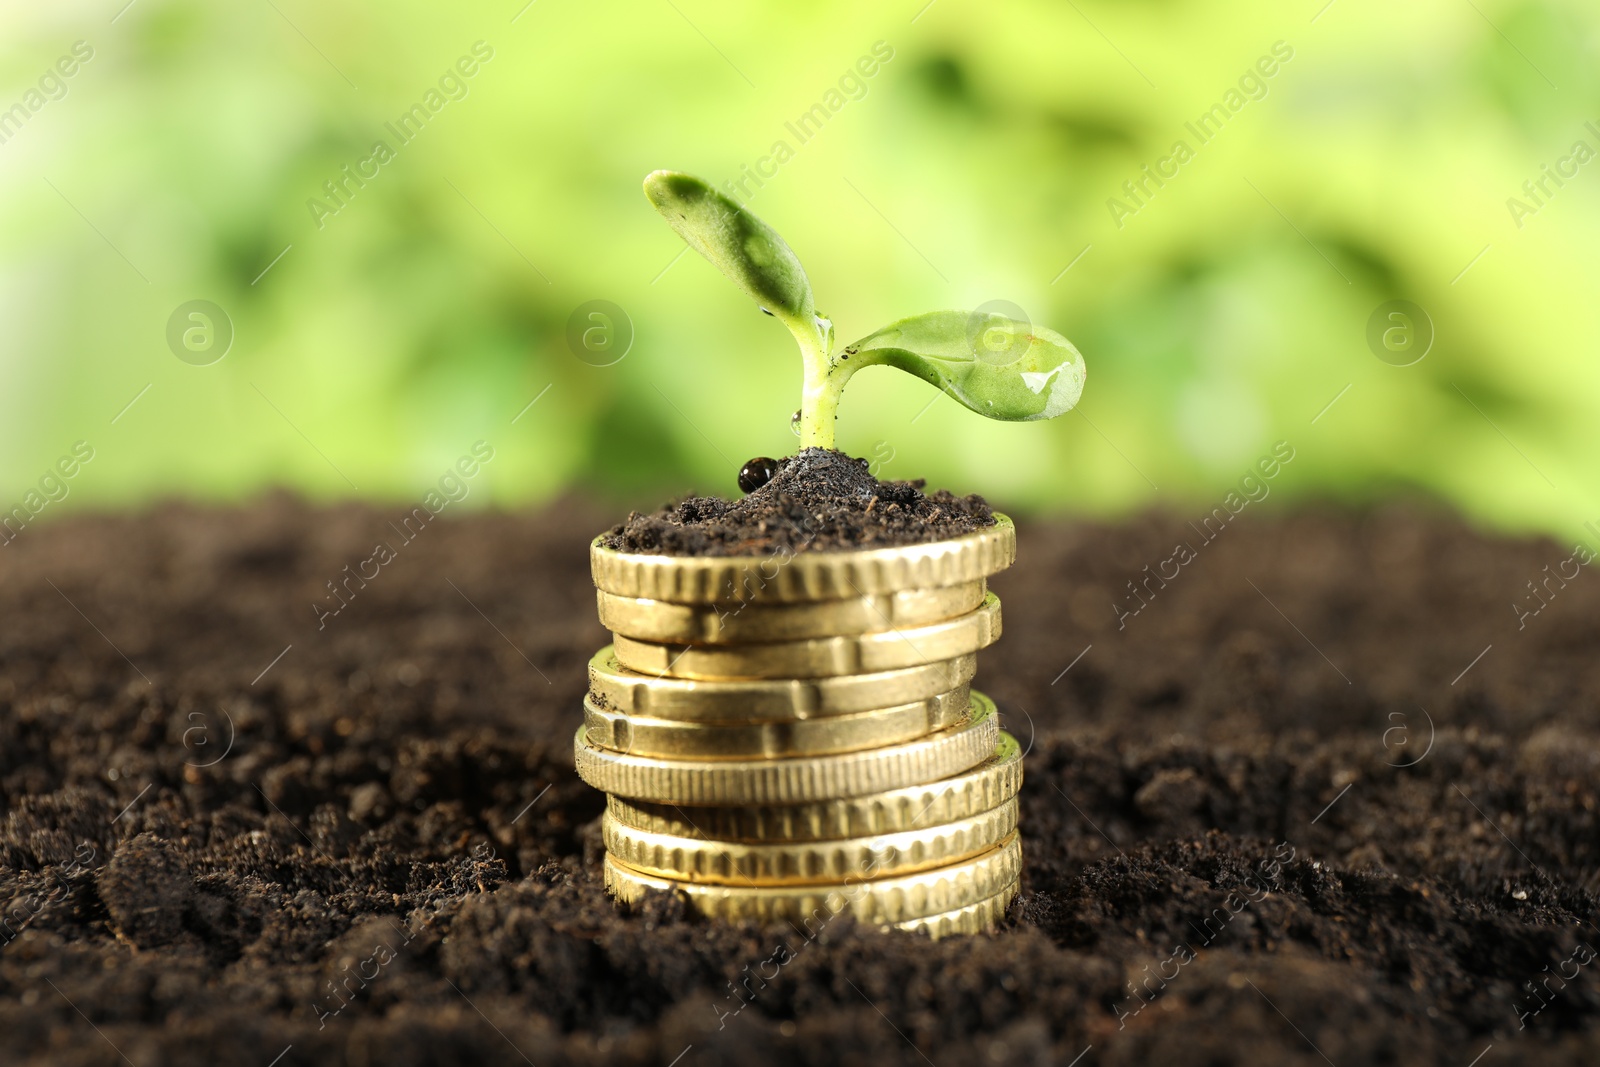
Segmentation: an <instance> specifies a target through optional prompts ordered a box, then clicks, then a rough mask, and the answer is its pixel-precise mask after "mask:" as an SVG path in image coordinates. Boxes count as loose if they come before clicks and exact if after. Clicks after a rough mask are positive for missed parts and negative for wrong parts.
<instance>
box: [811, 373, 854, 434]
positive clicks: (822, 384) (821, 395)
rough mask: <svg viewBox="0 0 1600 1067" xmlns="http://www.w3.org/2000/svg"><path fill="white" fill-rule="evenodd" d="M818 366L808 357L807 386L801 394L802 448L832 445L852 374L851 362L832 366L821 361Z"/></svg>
mask: <svg viewBox="0 0 1600 1067" xmlns="http://www.w3.org/2000/svg"><path fill="white" fill-rule="evenodd" d="M821 362H822V366H821V367H820V368H814V367H813V364H812V361H811V360H809V359H808V360H806V371H807V373H806V382H805V389H804V391H803V392H802V393H801V394H800V447H801V448H832V447H833V422H834V419H836V418H837V417H838V414H839V398H840V396H842V395H843V394H844V383H845V381H846V380H847V379H848V378H849V377H850V369H851V368H850V365H849V364H848V363H845V364H840V365H839V366H838V367H829V366H827V364H826V361H821Z"/></svg>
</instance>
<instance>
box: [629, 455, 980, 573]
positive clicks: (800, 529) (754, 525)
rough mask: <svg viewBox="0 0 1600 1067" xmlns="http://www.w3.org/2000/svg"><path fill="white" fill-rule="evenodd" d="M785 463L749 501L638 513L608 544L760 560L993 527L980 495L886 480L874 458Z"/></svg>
mask: <svg viewBox="0 0 1600 1067" xmlns="http://www.w3.org/2000/svg"><path fill="white" fill-rule="evenodd" d="M776 466H777V469H776V472H775V473H774V474H773V475H772V477H771V480H770V481H768V482H767V483H766V484H765V485H762V486H761V487H760V488H758V489H755V490H754V491H752V492H751V493H749V494H748V495H747V496H745V497H744V498H743V499H741V500H723V499H722V498H720V497H704V496H695V497H689V498H687V499H685V500H681V501H679V502H677V503H676V504H668V505H666V506H665V507H662V508H661V509H659V510H658V511H655V512H652V513H650V514H648V515H641V514H639V513H638V512H634V513H633V514H631V515H629V516H628V521H627V522H624V523H621V524H620V525H617V526H614V527H612V529H611V531H610V532H609V533H607V534H606V535H605V536H604V538H603V539H602V541H601V544H603V545H605V546H606V547H607V548H613V549H616V550H617V551H619V552H646V553H651V554H659V555H664V556H751V555H766V554H769V553H772V552H825V551H837V550H839V549H849V548H888V547H892V546H895V545H916V544H923V543H925V542H928V541H942V540H944V539H946V538H950V537H959V536H960V535H962V534H965V533H971V532H972V531H974V530H979V529H982V528H983V527H985V526H992V525H994V513H993V512H992V511H991V510H990V508H989V504H988V502H987V501H985V500H984V499H983V497H981V496H976V495H973V496H955V495H953V494H951V493H950V492H948V491H946V490H943V489H941V490H939V491H938V492H936V493H932V494H927V495H925V494H924V493H923V492H922V488H923V486H924V485H925V484H926V482H924V481H923V480H922V479H920V478H919V479H917V480H916V481H911V482H880V481H879V480H878V479H877V478H875V477H873V475H872V472H871V470H870V468H869V465H868V463H867V461H866V460H864V459H858V458H856V457H854V456H848V455H846V454H845V453H843V452H835V451H833V450H832V449H826V448H807V449H802V450H801V451H800V452H799V453H798V454H797V455H793V456H789V457H787V458H785V459H780V460H777V461H776Z"/></svg>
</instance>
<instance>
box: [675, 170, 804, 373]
mask: <svg viewBox="0 0 1600 1067" xmlns="http://www.w3.org/2000/svg"><path fill="white" fill-rule="evenodd" d="M644 194H645V196H647V197H649V198H650V202H651V203H652V204H654V205H655V206H656V210H657V211H659V212H661V215H662V217H663V218H665V219H666V220H667V222H668V223H670V224H671V226H672V228H673V229H674V230H677V231H678V236H680V237H682V238H683V239H684V241H686V242H688V245H689V247H690V248H693V249H694V250H695V251H696V252H699V253H700V254H701V255H702V256H705V257H706V258H707V259H709V260H710V261H711V263H712V265H713V266H715V267H716V268H717V269H718V270H720V271H721V272H722V273H724V274H726V275H727V276H728V277H729V278H732V279H733V281H734V282H735V283H736V284H737V285H738V286H739V288H741V289H743V290H744V291H745V292H746V293H749V294H750V297H751V299H753V300H754V301H755V302H756V303H757V304H759V305H760V306H761V307H762V308H764V309H766V310H767V311H769V312H771V313H772V314H773V315H774V316H776V317H777V318H779V319H781V320H783V324H784V325H785V326H787V327H789V329H790V331H791V332H793V333H794V335H795V338H796V339H797V340H798V341H799V342H800V345H801V347H802V348H803V349H805V350H806V351H807V353H808V354H809V353H814V352H816V351H817V350H818V348H819V347H820V348H821V354H822V355H823V356H825V355H826V354H827V344H828V342H829V340H831V332H832V326H831V324H830V323H828V322H827V320H826V319H822V318H820V317H819V316H818V315H817V308H816V304H815V302H814V301H813V299H812V296H811V283H810V282H809V281H808V280H807V279H806V272H805V269H804V268H803V267H801V266H800V260H799V259H798V258H797V257H796V256H795V254H794V252H793V251H792V250H790V248H789V246H788V245H787V244H785V243H784V240H783V238H782V237H779V236H778V233H777V231H776V230H774V229H773V228H772V227H770V226H768V225H767V224H766V223H764V222H762V221H761V220H760V219H758V218H756V217H755V216H754V215H752V214H751V213H750V212H749V211H746V210H745V209H744V208H743V207H741V206H740V205H738V204H736V203H734V201H732V200H730V199H729V198H728V197H726V196H723V195H722V194H721V193H719V192H717V191H716V190H715V189H713V188H711V186H709V185H707V184H706V183H705V182H703V181H701V180H700V179H699V178H696V177H694V176H693V175H689V174H680V173H677V172H676V171H670V170H658V171H656V172H655V173H653V174H651V175H650V176H649V177H647V178H646V179H645V180H644Z"/></svg>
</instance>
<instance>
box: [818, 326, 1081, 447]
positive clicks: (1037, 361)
mask: <svg viewBox="0 0 1600 1067" xmlns="http://www.w3.org/2000/svg"><path fill="white" fill-rule="evenodd" d="M845 357H848V359H849V362H850V363H856V364H859V365H861V366H872V365H874V364H879V363H882V364H887V365H888V366H891V367H899V368H900V369H901V370H903V371H905V372H907V373H908V374H914V375H916V376H917V377H918V378H921V379H922V380H923V381H925V382H928V383H930V384H932V385H936V386H938V387H939V388H940V389H943V390H944V391H945V392H946V393H949V394H950V395H951V396H952V397H954V398H955V399H956V400H958V401H960V402H961V403H962V404H964V405H966V406H967V407H969V408H971V409H972V410H973V411H976V412H977V413H978V414H980V415H987V416H989V417H990V418H991V419H1003V420H1005V421H1007V422H1020V421H1031V420H1033V419H1053V418H1055V417H1056V416H1057V415H1060V414H1062V413H1063V412H1066V411H1070V410H1071V409H1072V408H1073V406H1074V405H1076V404H1077V402H1078V397H1079V396H1080V395H1081V394H1082V393H1083V381H1084V375H1085V373H1086V368H1085V367H1084V363H1083V356H1081V355H1079V354H1078V350H1077V349H1076V348H1074V347H1072V342H1071V341H1068V340H1067V339H1066V338H1065V337H1062V336H1061V335H1060V334H1059V333H1056V332H1055V331H1054V330H1051V329H1047V328H1045V327H1043V326H1033V325H1030V324H1028V323H1025V322H1018V321H1016V320H1014V319H1011V318H1009V317H1007V316H1005V315H998V314H994V313H992V312H981V311H980V312H968V311H930V312H928V313H927V314H924V315H913V316H912V317H910V318H908V319H901V320H900V321H899V322H896V323H893V324H891V325H889V326H885V327H884V328H883V329H881V330H879V331H878V332H877V333H874V334H872V335H870V336H868V337H863V338H862V339H861V340H859V341H857V342H856V343H855V344H853V345H849V346H847V347H846V348H845V349H844V350H843V351H842V352H841V353H840V357H839V358H840V359H844V358H845Z"/></svg>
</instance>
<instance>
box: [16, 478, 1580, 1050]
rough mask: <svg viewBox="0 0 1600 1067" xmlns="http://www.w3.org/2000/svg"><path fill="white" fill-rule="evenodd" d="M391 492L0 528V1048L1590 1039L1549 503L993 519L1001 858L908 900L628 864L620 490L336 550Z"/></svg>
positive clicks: (1574, 696)
mask: <svg viewBox="0 0 1600 1067" xmlns="http://www.w3.org/2000/svg"><path fill="white" fill-rule="evenodd" d="M395 510H398V509H395ZM393 518H394V515H393V514H390V513H389V512H387V511H385V510H382V509H369V508H365V507H355V506H349V507H340V508H335V509H331V510H316V509H312V508H309V507H307V506H305V505H302V504H300V503H297V502H295V501H292V500H289V499H285V498H275V499H270V500H267V501H265V502H263V503H261V504H259V505H257V506H254V507H252V508H249V509H246V510H238V511H202V510H194V509H191V508H187V507H167V508H163V509H160V510H158V511H156V512H154V513H152V514H149V515H145V516H141V517H118V518H95V517H78V518H68V519H66V520H63V521H59V522H56V523H54V524H52V525H49V526H47V527H39V528H35V527H29V528H28V529H27V530H25V531H23V533H22V534H21V536H19V537H18V538H17V539H16V540H15V541H13V542H12V543H11V544H9V545H7V546H6V547H4V548H3V549H0V905H3V907H4V912H3V916H4V925H3V927H0V1061H3V1062H5V1063H7V1064H11V1063H51V1064H72V1065H108V1067H110V1065H119V1067H126V1065H132V1067H173V1065H186V1064H195V1065H202V1064H204V1065H213V1064H235V1065H245V1067H273V1065H276V1067H294V1065H300V1064H312V1063H350V1064H363V1065H375V1067H376V1065H382V1067H407V1065H411V1064H423V1063H472V1064H491V1065H501V1064H506V1065H522V1064H526V1063H534V1064H538V1065H539V1067H546V1065H550V1064H562V1063H582V1064H591V1063H604V1062H616V1063H625V1064H673V1063H676V1064H678V1065H679V1067H699V1065H706V1064H729V1065H734V1064H737V1065H740V1067H750V1065H752V1064H765V1063H814V1064H825V1065H828V1067H840V1065H852V1064H870V1065H873V1067H885V1065H888V1064H911V1065H916V1067H926V1065H927V1064H936V1065H938V1067H946V1065H949V1067H955V1065H971V1064H989V1063H995V1064H1013V1063H1021V1064H1035V1063H1037V1064H1047V1063H1057V1064H1067V1063H1072V1062H1074V1058H1075V1057H1079V1056H1080V1055H1081V1056H1082V1058H1081V1059H1079V1060H1076V1062H1077V1063H1078V1064H1079V1065H1080V1067H1092V1065H1101V1064H1118V1065H1122V1064H1176V1065H1189V1064H1193V1065H1220V1064H1248V1065H1256V1064H1260V1065H1272V1067H1284V1065H1308V1067H1326V1065H1327V1064H1333V1065H1336V1067H1363V1065H1367V1064H1437V1065H1440V1067H1468V1065H1469V1064H1476V1065H1477V1067H1498V1065H1501V1064H1509V1063H1528V1064H1540V1065H1573V1067H1577V1065H1580V1064H1582V1065H1593V1064H1594V1063H1596V1062H1600V1013H1597V1008H1600V962H1595V961H1593V955H1594V954H1593V952H1592V951H1591V950H1590V947H1591V946H1593V947H1596V948H1600V935H1597V933H1596V930H1595V922H1596V920H1597V918H1600V906H1597V898H1596V890H1597V888H1600V825H1597V818H1600V816H1597V810H1596V804H1597V798H1596V794H1597V789H1600V656H1596V648H1597V647H1600V578H1597V577H1596V576H1595V575H1594V574H1592V573H1590V571H1591V569H1592V568H1590V567H1588V566H1583V565H1580V564H1578V563H1576V562H1574V553H1573V549H1572V547H1571V546H1563V545H1558V544H1555V543H1553V542H1549V541H1519V542H1512V541H1504V540H1494V539H1490V538H1487V537H1484V536H1481V535H1478V534H1476V533H1473V532H1470V531H1469V530H1468V529H1466V528H1465V527H1464V526H1462V525H1461V524H1460V523H1459V522H1457V521H1456V520H1454V519H1451V518H1447V517H1442V516H1439V515H1436V514H1432V513H1430V512H1428V511H1426V510H1422V509H1416V508H1398V509H1394V510H1383V511H1378V512H1374V513H1371V514H1366V515H1359V516H1351V515H1346V514H1342V513H1332V512H1329V513H1303V514H1299V515H1294V516H1289V517H1274V516H1270V515H1258V514H1257V512H1256V511H1251V512H1248V513H1246V514H1244V515H1241V516H1240V517H1238V518H1237V519H1234V520H1233V521H1232V522H1231V523H1230V524H1228V525H1227V526H1226V528H1224V529H1223V530H1222V531H1221V533H1220V534H1218V535H1217V536H1216V538H1215V540H1214V541H1210V542H1204V541H1201V540H1200V538H1199V537H1197V536H1196V534H1195V532H1193V530H1192V529H1191V528H1190V527H1189V526H1188V524H1187V523H1186V522H1184V521H1183V519H1184V518H1185V516H1171V515H1165V516H1151V517H1146V518H1143V519H1140V520H1138V521H1135V522H1132V523H1128V524H1124V525H1117V526H1101V525H1093V524H1084V523H1069V522H1055V523H1038V522H1032V523H1030V522H1024V523H1022V524H1021V525H1020V528H1019V531H1018V542H1019V548H1020V559H1019V561H1018V563H1017V566H1016V567H1015V568H1014V569H1013V570H1011V571H1010V572H1007V573H1006V574H1003V575H1000V576H999V577H997V578H996V579H995V580H994V581H993V583H992V584H993V588H994V589H995V590H996V591H997V592H998V593H999V594H1000V596H1001V598H1002V599H1003V601H1004V603H1005V619H1006V633H1005V636H1004V638H1003V639H1002V640H1001V641H1000V643H999V644H998V645H997V646H996V647H994V648H992V649H990V650H989V651H987V652H985V653H984V656H983V659H982V667H981V670H980V674H979V678H978V684H979V685H980V686H981V687H982V688H983V689H985V690H986V691H988V692H989V693H991V694H992V695H993V696H994V697H996V698H997V699H998V701H999V703H1000V706H1001V708H1002V710H1003V712H1004V716H1005V721H1006V724H1007V726H1008V728H1009V729H1011V730H1012V731H1013V732H1015V733H1016V734H1017V735H1018V736H1019V738H1020V739H1021V740H1022V742H1023V744H1024V745H1026V746H1027V749H1028V754H1027V757H1026V767H1027V779H1026V783H1025V785H1024V787H1023V793H1022V805H1023V819H1022V826H1023V833H1024V835H1025V839H1024V840H1025V846H1026V857H1027V868H1026V873H1025V876H1024V888H1023V893H1022V895H1021V897H1020V898H1019V900H1018V901H1017V903H1016V904H1015V905H1014V906H1013V907H1012V909H1011V915H1010V917H1009V919H1008V921H1007V922H1006V924H1005V925H1004V926H1003V928H1002V929H1001V930H1000V931H999V932H998V933H996V934H995V935H993V936H979V937H973V938H964V939H953V940H948V941H944V942H940V943H937V944H935V943H930V942H928V941H926V940H923V939H920V938H917V937H914V936H911V935H904V934H882V933H878V932H876V931H872V930H868V929H862V928H859V927H857V926H855V925H853V923H852V922H851V921H850V920H849V919H848V918H844V917H841V918H839V919H836V920H834V921H833V922H831V923H829V924H828V925H826V926H825V927H824V928H823V929H822V931H821V933H820V934H819V935H818V936H816V937H815V939H814V940H807V939H806V938H805V937H804V936H802V935H801V934H799V933H797V932H796V931H795V930H793V929H791V928H789V927H786V926H778V927H773V928H761V927H758V926H744V927H739V926H729V925H720V924H714V923H707V922H702V921H697V920H695V919H693V918H690V917H687V916H686V915H685V913H684V911H683V909H682V907H681V906H680V905H679V903H677V902H676V901H675V900H674V899H673V898H671V897H669V896H658V897H656V898H654V899H652V900H651V901H650V903H649V904H648V906H645V907H643V908H641V909H640V911H639V912H637V913H635V914H623V913H622V912H619V911H618V910H617V909H616V908H615V907H613V905H612V904H611V903H610V901H609V900H608V898H607V897H606V895H605V893H604V891H603V889H602V888H601V884H600V872H599V865H598V858H599V842H598V833H597V817H598V816H599V814H600V811H601V806H602V798H601V796H600V794H599V793H596V792H595V791H593V790H591V789H589V788H588V787H587V786H585V785H583V784H582V783H581V782H579V781H578V780H577V778H576V777H575V775H574V773H573V769H572V750H571V737H572V732H573V730H574V729H575V727H576V725H577V724H578V722H579V721H580V711H579V701H580V698H581V696H582V692H583V688H584V666H585V663H586V661H587V660H588V658H589V656H590V655H591V653H593V651H594V649H595V648H596V647H598V646H599V645H600V644H602V643H603V642H604V640H605V635H604V634H603V632H602V631H601V629H600V627H599V625H598V624H597V623H596V621H595V612H594V596H593V592H592V590H591V588H590V585H589V578H588V568H587V564H586V556H587V551H588V545H587V544H586V539H585V538H584V537H581V536H578V537H575V536H574V535H573V533H572V531H573V530H575V529H576V530H584V529H599V528H602V527H603V526H604V524H605V522H606V518H607V517H606V516H605V515H603V514H602V513H601V512H600V511H598V510H597V509H595V508H593V507H589V506H586V505H584V504H583V503H582V502H580V501H566V502H563V503H561V504H560V505H559V506H556V507H552V508H550V509H548V510H547V511H545V512H543V513H541V514H537V515H518V516H505V515H486V516H478V517H467V518H463V519H461V520H460V521H452V520H451V519H449V518H441V519H438V520H435V521H434V522H432V523H430V524H429V525H428V526H426V527H425V528H423V529H422V531H421V532H420V533H418V534H416V535H415V537H414V539H413V540H411V541H409V542H407V543H405V544H403V545H402V546H401V547H400V548H399V549H398V550H397V558H394V559H391V560H389V561H388V562H386V563H385V564H384V565H382V566H381V567H379V568H378V569H377V573H376V574H375V576H372V577H370V578H369V579H360V578H351V577H349V575H352V574H355V573H356V572H357V571H358V570H359V572H360V573H362V574H368V575H371V574H372V570H373V566H375V565H372V564H370V561H369V557H370V556H371V555H372V547H371V546H372V545H373V543H374V542H375V541H376V540H379V539H384V538H388V537H390V536H391V534H389V533H387V532H386V531H387V530H388V528H389V527H388V524H389V522H390V520H391V519H393ZM1179 541H1184V542H1187V543H1188V545H1189V547H1190V549H1191V556H1192V558H1186V561H1185V562H1183V563H1181V564H1180V563H1177V562H1175V561H1174V555H1175V554H1174V547H1173V546H1174V545H1175V543H1177V542H1179ZM346 565H349V566H350V567H351V570H350V571H345V570H344V568H345V567H346ZM1147 565H1148V566H1149V567H1150V572H1149V573H1150V574H1164V575H1168V576H1169V577H1167V578H1165V579H1151V578H1147V577H1146V572H1145V571H1144V568H1145V567H1146V566H1147ZM1547 567H1548V568H1549V569H1548V570H1547V569H1546V568H1547ZM1563 574H1568V575H1575V576H1574V577H1570V578H1562V577H1560V575H1563ZM1552 576H1554V577H1552ZM1135 578H1138V579H1140V580H1141V581H1142V582H1147V583H1148V585H1147V586H1143V587H1142V588H1145V589H1146V590H1147V591H1146V592H1145V593H1144V595H1143V599H1141V600H1137V601H1136V600H1134V599H1133V594H1132V593H1131V592H1129V589H1128V585H1127V583H1128V582H1129V581H1130V580H1133V579H1135ZM334 580H338V581H340V582H341V583H342V585H343V587H344V588H345V590H346V593H345V595H344V596H343V597H342V599H341V601H340V602H341V603H342V604H343V606H342V607H340V608H339V610H338V612H337V613H333V612H331V611H329V610H328V609H327V607H326V605H327V604H328V603H331V602H332V598H331V596H330V594H329V590H328V588H327V584H326V583H328V582H330V581H334ZM363 580H364V581H365V584H364V585H363V584H361V582H362V581H363ZM1163 580H1164V581H1165V583H1166V584H1165V586H1162V585H1161V584H1160V582H1161V581H1163ZM1530 581H1531V582H1535V583H1537V584H1538V588H1539V589H1540V590H1541V593H1540V595H1539V598H1538V599H1537V600H1535V599H1534V598H1533V595H1532V593H1531V592H1530V590H1529V587H1528V583H1529V582H1530ZM314 604H317V605H323V607H322V608H320V609H319V608H315V607H313V605H314ZM1114 604H1115V605H1118V606H1117V607H1113V605H1114ZM1140 605H1142V606H1140ZM1514 605H1515V607H1514ZM1135 607H1138V608H1139V610H1138V611H1137V613H1136V614H1135V613H1134V608H1135ZM1536 607H1537V608H1538V611H1537V613H1536V614H1535V613H1533V609H1534V608H1536ZM319 620H320V621H319ZM319 627H320V628H319ZM733 983H738V984H737V985H736V986H733V985H732V984H733ZM731 986H732V989H733V990H735V991H730V987H731ZM1535 991H1536V992H1535Z"/></svg>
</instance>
